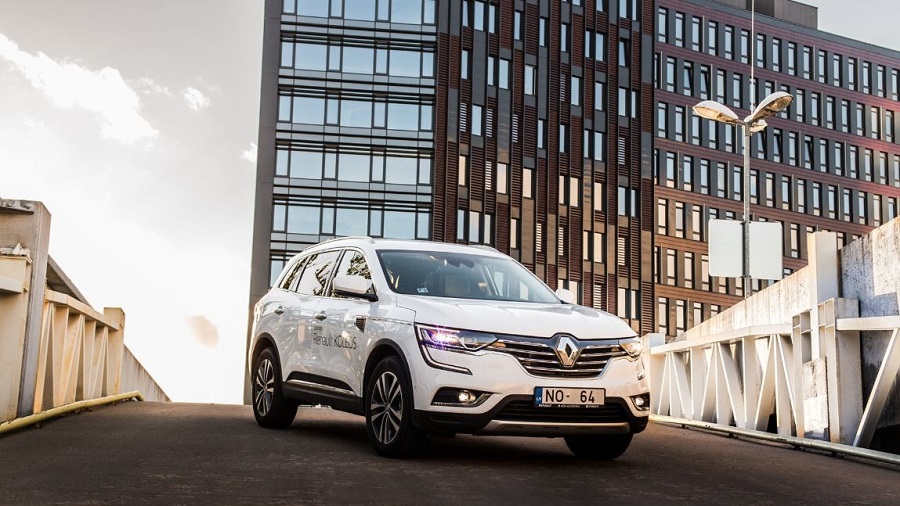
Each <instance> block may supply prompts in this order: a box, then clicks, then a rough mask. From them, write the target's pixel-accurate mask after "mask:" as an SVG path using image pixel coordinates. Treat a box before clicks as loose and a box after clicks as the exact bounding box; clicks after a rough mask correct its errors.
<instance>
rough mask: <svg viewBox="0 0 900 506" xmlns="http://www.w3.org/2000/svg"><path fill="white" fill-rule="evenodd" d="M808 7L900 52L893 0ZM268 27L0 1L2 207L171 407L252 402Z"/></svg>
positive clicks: (248, 21)
mask: <svg viewBox="0 0 900 506" xmlns="http://www.w3.org/2000/svg"><path fill="white" fill-rule="evenodd" d="M504 1H505V0H504ZM804 3H808V4H811V5H815V6H817V7H819V28H820V29H822V30H825V31H828V32H832V33H836V34H839V35H844V36H847V37H851V38H858V39H861V40H864V41H866V42H871V43H874V44H878V45H881V46H885V47H889V48H892V49H900V36H898V35H897V34H896V31H895V30H896V29H895V21H894V19H893V16H885V15H879V14H883V13H887V12H893V11H894V7H895V5H896V3H895V0H855V1H854V2H846V1H844V0H806V1H805V2H804ZM262 26H263V1H262V0H154V1H152V2H148V1H146V0H81V1H78V2H73V1H70V0H55V1H51V0H45V1H35V0H0V197H3V198H13V199H29V200H39V201H42V202H43V203H44V204H45V205H46V206H47V207H48V208H49V210H50V213H51V214H52V221H51V236H50V254H51V256H53V258H54V259H55V260H56V261H57V263H58V264H59V265H60V266H61V267H62V269H63V270H64V271H65V272H66V274H67V275H68V276H69V277H70V278H71V279H72V280H73V281H74V282H75V284H76V285H77V286H78V288H79V289H80V290H81V292H82V293H83V294H84V295H85V296H86V298H87V299H88V301H89V302H90V303H91V304H92V305H93V306H94V307H96V308H102V307H104V306H110V307H122V308H123V309H124V310H125V314H126V328H125V336H126V337H125V342H126V344H127V345H128V347H129V348H130V349H131V350H132V351H133V352H134V354H135V356H136V357H137V358H138V359H139V360H140V361H141V362H142V363H143V365H144V366H145V368H146V369H147V370H148V371H149V372H150V373H151V375H152V376H153V377H154V378H155V379H156V380H157V382H158V383H159V384H160V385H161V386H162V387H163V389H164V390H165V391H166V392H167V393H168V394H169V396H170V397H171V398H172V399H173V400H176V401H195V402H219V403H238V402H241V401H242V395H243V390H242V385H243V378H244V372H243V368H244V361H245V355H244V353H245V352H244V346H245V338H246V329H247V307H248V296H249V278H250V267H249V266H250V251H251V238H252V228H251V226H252V219H253V195H254V180H255V170H256V141H257V127H258V120H259V118H258V115H259V82H260V64H261V47H262ZM0 246H4V245H0Z"/></svg>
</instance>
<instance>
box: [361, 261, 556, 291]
mask: <svg viewBox="0 0 900 506" xmlns="http://www.w3.org/2000/svg"><path fill="white" fill-rule="evenodd" d="M378 259H379V260H380V261H381V267H382V268H383V269H384V274H385V277H386V279H387V281H388V283H389V284H390V286H391V289H392V290H394V291H395V292H397V293H402V294H406V295H421V296H426V297H453V298H460V299H478V300H497V301H511V302H538V303H544V304H559V303H560V300H559V298H558V297H557V296H556V294H554V293H553V291H552V290H550V289H549V288H548V287H547V285H545V284H544V283H542V282H541V281H540V280H539V279H538V278H537V277H535V276H534V275H533V274H532V273H530V272H529V271H528V270H527V269H525V268H524V267H523V266H522V265H521V264H519V263H517V262H515V261H514V260H513V259H511V258H498V257H494V256H486V255H475V254H469V253H448V252H442V251H408V250H388V251H379V252H378Z"/></svg>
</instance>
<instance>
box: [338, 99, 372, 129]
mask: <svg viewBox="0 0 900 506" xmlns="http://www.w3.org/2000/svg"><path fill="white" fill-rule="evenodd" d="M341 126H345V127H360V128H370V127H371V126H372V103H371V102H363V101H360V100H341Z"/></svg>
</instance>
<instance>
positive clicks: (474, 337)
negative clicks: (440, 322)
mask: <svg viewBox="0 0 900 506" xmlns="http://www.w3.org/2000/svg"><path fill="white" fill-rule="evenodd" d="M419 340H420V342H421V343H422V344H423V345H424V346H428V347H429V348H435V349H439V350H460V351H463V350H464V351H477V350H480V349H482V348H484V347H485V346H488V345H489V344H491V343H493V342H494V341H496V340H497V338H496V337H495V336H494V335H492V334H485V333H481V332H472V331H468V330H456V329H448V328H444V327H431V326H425V325H421V326H419Z"/></svg>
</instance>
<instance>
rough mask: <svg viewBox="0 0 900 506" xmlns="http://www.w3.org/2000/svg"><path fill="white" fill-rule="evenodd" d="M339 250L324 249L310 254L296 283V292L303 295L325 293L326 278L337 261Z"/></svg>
mask: <svg viewBox="0 0 900 506" xmlns="http://www.w3.org/2000/svg"><path fill="white" fill-rule="evenodd" d="M339 255H340V251H326V252H325V253H316V254H314V255H310V257H309V260H308V261H307V263H306V268H305V269H303V274H301V275H300V281H299V282H298V283H297V288H296V291H297V293H300V294H303V295H316V296H323V295H325V289H326V287H327V285H328V279H329V278H330V277H331V271H332V269H334V264H335V263H336V262H337V259H338V256H339Z"/></svg>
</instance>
